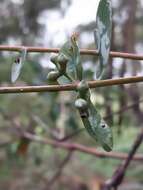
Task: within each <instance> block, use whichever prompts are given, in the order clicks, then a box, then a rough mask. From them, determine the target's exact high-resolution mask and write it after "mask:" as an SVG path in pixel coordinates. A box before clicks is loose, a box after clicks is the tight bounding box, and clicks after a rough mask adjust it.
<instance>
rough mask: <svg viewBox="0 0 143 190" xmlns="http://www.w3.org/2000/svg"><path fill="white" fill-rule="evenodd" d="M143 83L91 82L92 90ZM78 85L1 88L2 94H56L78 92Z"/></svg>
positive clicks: (133, 79)
mask: <svg viewBox="0 0 143 190" xmlns="http://www.w3.org/2000/svg"><path fill="white" fill-rule="evenodd" d="M137 82H143V77H142V76H134V77H126V78H118V79H107V80H95V81H89V82H88V85H89V87H90V88H98V87H106V86H113V85H121V84H131V83H137ZM77 85H78V83H73V84H66V85H43V86H16V87H0V94H7V93H30V92H55V91H72V90H76V88H77Z"/></svg>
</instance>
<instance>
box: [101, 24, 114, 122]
mask: <svg viewBox="0 0 143 190" xmlns="http://www.w3.org/2000/svg"><path fill="white" fill-rule="evenodd" d="M114 26H115V25H114V23H113V27H112V42H111V50H113V49H115V44H114V40H115V38H114V36H115V35H114V29H115V27H114ZM112 77H113V59H112V58H110V59H109V67H108V72H107V78H108V79H112ZM104 98H105V101H106V115H107V116H108V115H110V116H111V117H110V125H112V124H113V115H112V107H111V105H112V104H111V101H112V98H111V95H110V91H109V92H106V93H105V97H104Z"/></svg>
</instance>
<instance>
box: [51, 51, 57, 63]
mask: <svg viewBox="0 0 143 190" xmlns="http://www.w3.org/2000/svg"><path fill="white" fill-rule="evenodd" d="M57 59H58V55H57V54H52V56H51V58H50V61H51V62H52V63H54V64H55V65H57Z"/></svg>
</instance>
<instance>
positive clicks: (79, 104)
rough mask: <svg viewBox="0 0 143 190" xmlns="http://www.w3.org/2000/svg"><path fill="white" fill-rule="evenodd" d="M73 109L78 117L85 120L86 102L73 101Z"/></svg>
mask: <svg viewBox="0 0 143 190" xmlns="http://www.w3.org/2000/svg"><path fill="white" fill-rule="evenodd" d="M75 107H76V108H77V109H78V111H79V113H80V116H81V117H82V118H87V117H88V116H89V114H88V104H87V101H86V100H84V99H82V98H79V99H77V100H76V101H75Z"/></svg>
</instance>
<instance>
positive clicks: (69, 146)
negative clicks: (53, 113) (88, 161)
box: [22, 132, 143, 161]
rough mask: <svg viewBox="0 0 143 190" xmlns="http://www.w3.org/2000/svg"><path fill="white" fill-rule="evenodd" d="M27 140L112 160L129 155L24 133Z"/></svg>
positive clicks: (139, 156) (135, 158) (139, 155)
mask: <svg viewBox="0 0 143 190" xmlns="http://www.w3.org/2000/svg"><path fill="white" fill-rule="evenodd" d="M22 135H23V136H24V137H25V138H28V139H30V140H31V141H35V142H38V143H42V144H48V145H50V146H52V147H55V148H62V149H65V150H68V151H79V152H83V153H87V154H90V155H93V156H96V157H99V158H112V159H119V160H123V159H126V158H127V156H128V154H126V153H118V152H108V153H107V152H103V151H98V150H97V149H96V148H91V147H87V146H84V145H81V144H77V143H70V142H59V141H55V140H51V139H47V138H41V137H39V136H36V135H33V134H30V133H27V132H24V133H23V134H22ZM134 160H135V161H143V155H142V154H138V155H136V156H135V157H134Z"/></svg>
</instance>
